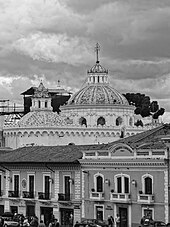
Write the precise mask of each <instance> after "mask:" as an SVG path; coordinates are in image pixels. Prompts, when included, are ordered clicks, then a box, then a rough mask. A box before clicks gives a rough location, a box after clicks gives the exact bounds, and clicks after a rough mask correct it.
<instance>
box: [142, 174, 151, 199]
mask: <svg viewBox="0 0 170 227" xmlns="http://www.w3.org/2000/svg"><path fill="white" fill-rule="evenodd" d="M142 187H143V188H142V189H143V192H144V194H147V195H152V194H153V176H151V175H150V174H146V175H144V176H143V177H142Z"/></svg>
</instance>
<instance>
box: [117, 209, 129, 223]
mask: <svg viewBox="0 0 170 227" xmlns="http://www.w3.org/2000/svg"><path fill="white" fill-rule="evenodd" d="M119 215H120V227H127V226H128V212H127V208H125V207H119Z"/></svg>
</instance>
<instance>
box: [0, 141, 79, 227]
mask: <svg viewBox="0 0 170 227" xmlns="http://www.w3.org/2000/svg"><path fill="white" fill-rule="evenodd" d="M79 150H80V148H79V147H72V146H71V145H70V146H63V147H55V146H53V147H52V146H51V147H47V146H45V147H44V146H38V147H33V146H29V147H23V148H18V149H17V150H13V151H12V152H11V151H6V152H5V151H0V157H1V158H0V215H2V213H3V212H4V211H5V212H6V211H7V212H8V211H11V212H13V213H15V212H16V213H19V214H24V216H33V215H36V216H37V217H38V218H39V220H40V219H42V220H44V221H45V223H46V224H48V223H49V221H50V220H51V217H52V216H53V215H54V216H55V217H56V218H58V219H59V220H60V223H61V225H62V226H63V225H64V226H65V225H67V224H69V222H70V218H71V217H74V220H75V221H80V219H81V213H80V205H81V188H80V187H81V172H80V164H79V162H78V161H77V160H78V159H79V158H81V156H82V154H81V152H80V151H79ZM72 221H73V218H72ZM71 223H72V222H71ZM72 224H73V223H72Z"/></svg>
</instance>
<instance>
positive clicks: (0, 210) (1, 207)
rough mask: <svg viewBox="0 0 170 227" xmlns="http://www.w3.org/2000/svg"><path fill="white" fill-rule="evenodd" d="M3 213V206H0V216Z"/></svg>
mask: <svg viewBox="0 0 170 227" xmlns="http://www.w3.org/2000/svg"><path fill="white" fill-rule="evenodd" d="M3 213H4V205H0V216H1V215H2V214H3Z"/></svg>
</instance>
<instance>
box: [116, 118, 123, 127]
mask: <svg viewBox="0 0 170 227" xmlns="http://www.w3.org/2000/svg"><path fill="white" fill-rule="evenodd" d="M122 123H123V120H122V118H121V117H118V118H117V119H116V126H119V125H121V124H122Z"/></svg>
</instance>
